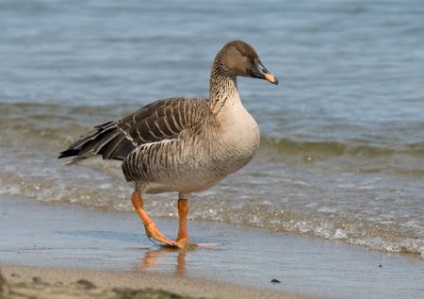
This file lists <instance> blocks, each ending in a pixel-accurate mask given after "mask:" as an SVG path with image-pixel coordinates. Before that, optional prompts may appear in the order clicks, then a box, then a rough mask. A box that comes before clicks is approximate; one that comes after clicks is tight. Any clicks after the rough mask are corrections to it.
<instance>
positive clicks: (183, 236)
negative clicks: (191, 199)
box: [177, 198, 188, 246]
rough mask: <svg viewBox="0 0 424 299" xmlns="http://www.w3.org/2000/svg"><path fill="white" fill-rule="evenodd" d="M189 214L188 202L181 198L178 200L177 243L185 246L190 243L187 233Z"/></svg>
mask: <svg viewBox="0 0 424 299" xmlns="http://www.w3.org/2000/svg"><path fill="white" fill-rule="evenodd" d="M187 214H188V200H187V199H182V198H180V199H179V200H178V222H179V223H178V237H177V243H178V244H179V245H180V246H184V245H185V244H187V243H188V232H187Z"/></svg>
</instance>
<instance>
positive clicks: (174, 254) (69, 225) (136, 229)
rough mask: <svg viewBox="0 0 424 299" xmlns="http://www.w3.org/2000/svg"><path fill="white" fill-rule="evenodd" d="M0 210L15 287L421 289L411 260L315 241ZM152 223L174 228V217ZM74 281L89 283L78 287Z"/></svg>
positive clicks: (280, 291)
mask: <svg viewBox="0 0 424 299" xmlns="http://www.w3.org/2000/svg"><path fill="white" fill-rule="evenodd" d="M0 217H1V218H0V220H1V226H0V265H1V267H2V268H3V269H2V271H3V274H4V276H5V278H6V279H7V281H8V283H9V284H11V288H12V289H15V288H16V287H18V288H21V289H22V288H23V289H22V290H25V291H24V292H27V291H28V290H29V292H32V290H33V289H34V290H36V292H37V290H39V289H43V292H59V293H60V292H62V293H64V294H65V293H66V294H68V295H69V296H74V297H66V298H96V297H89V296H92V295H93V296H95V295H96V294H98V292H100V293H101V292H105V293H104V294H107V296H106V295H104V294H103V293H102V294H103V295H104V296H106V297H105V298H109V297H110V298H115V297H113V296H115V295H116V292H114V291H113V289H114V288H116V287H118V288H122V287H129V288H131V290H133V292H135V291H134V290H136V289H139V288H147V287H151V288H155V292H156V291H158V290H157V289H159V288H160V289H164V290H166V291H168V292H172V293H175V294H179V295H184V296H192V297H206V298H291V297H295V296H294V295H291V294H296V296H299V297H300V296H311V297H314V298H320V297H324V298H328V297H330V298H408V297H410V298H414V297H415V298H416V297H419V294H422V291H423V289H422V285H421V284H422V281H423V279H424V270H423V269H424V267H423V266H424V264H423V260H421V259H420V258H419V257H416V256H406V255H399V254H395V255H389V254H384V253H381V252H373V251H369V250H366V249H363V248H359V247H355V246H348V245H344V244H341V243H336V242H328V241H323V240H320V239H316V238H309V237H304V236H295V235H288V234H273V233H269V232H263V231H259V230H255V229H252V228H246V227H234V226H229V225H225V224H219V223H207V222H190V223H189V231H190V232H191V238H192V240H193V241H195V242H199V243H208V242H212V243H218V245H216V246H212V247H204V248H197V249H194V250H187V251H179V250H169V249H165V248H162V247H160V246H158V245H156V244H153V243H152V242H150V241H149V240H148V239H147V238H146V236H145V233H144V229H143V227H142V225H141V223H140V220H139V219H138V218H137V215H136V214H135V213H118V212H108V211H102V210H90V209H85V208H81V207H76V206H74V205H69V204H63V203H58V204H51V203H50V204H44V203H40V202H33V201H29V200H25V199H20V198H0ZM157 224H158V226H159V227H160V228H161V229H162V230H163V232H164V233H165V234H167V235H168V236H174V235H175V234H176V230H177V228H176V220H175V219H165V220H164V219H157ZM399 273H402V275H399ZM34 277H39V278H40V279H41V282H45V283H47V284H37V283H36V282H34V281H33V279H34ZM81 279H86V280H88V281H90V282H92V283H93V284H94V285H96V287H97V288H96V290H83V291H82V294H80V293H78V292H80V291H79V289H78V288H81V286H79V285H78V284H76V282H77V281H78V280H81ZM36 280H38V279H36ZM272 281H274V282H272ZM21 282H24V283H23V284H22V283H21ZM39 282H40V281H39ZM57 287H60V290H57V289H56V288H57ZM82 287H84V286H82ZM46 289H47V290H46ZM18 292H19V291H18ZM74 292H77V293H78V294H77V295H75V294H74ZM91 292H94V294H91ZM96 292H97V293H96ZM134 294H135V293H134ZM239 294H243V295H239ZM75 296H76V297H75ZM96 296H97V295H96ZM108 296H109V297H108ZM38 297H39V298H47V295H40V296H38ZM117 298H118V297H117ZM165 298H166V297H165Z"/></svg>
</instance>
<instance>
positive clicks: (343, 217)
mask: <svg viewBox="0 0 424 299" xmlns="http://www.w3.org/2000/svg"><path fill="white" fill-rule="evenodd" d="M232 39H242V40H246V41H247V42H249V43H250V44H252V45H253V46H254V47H255V48H256V50H257V51H258V53H259V55H260V56H261V59H262V62H263V63H264V65H265V66H266V67H267V68H268V69H269V70H270V71H271V72H273V73H274V75H276V76H277V77H278V79H279V81H280V85H278V86H272V85H270V84H267V83H266V82H264V81H259V80H252V79H245V78H241V79H240V80H239V89H240V94H241V97H242V100H243V102H244V103H245V105H246V107H247V108H248V110H249V111H250V112H251V113H252V115H254V117H255V118H256V119H257V121H258V123H259V124H260V127H261V132H262V145H261V149H260V152H259V153H258V155H257V157H256V159H255V160H254V161H253V162H252V163H250V164H249V165H248V166H247V167H246V168H245V169H243V170H242V171H241V172H239V173H238V174H236V175H234V176H231V177H230V178H228V179H226V180H225V181H223V182H222V183H221V184H220V185H218V186H217V187H214V188H213V189H211V190H209V191H207V192H204V193H201V194H199V195H197V196H196V197H195V198H194V199H193V205H192V210H191V219H199V220H212V221H220V222H227V223H233V224H240V225H246V226H255V227H262V228H264V229H266V230H269V231H271V232H276V233H278V232H287V231H288V232H294V233H299V234H311V235H315V236H319V237H322V238H326V239H330V240H338V241H343V242H347V243H353V244H359V245H363V246H365V247H369V248H373V249H378V250H383V251H393V252H412V253H417V254H421V255H422V256H424V184H423V178H424V117H423V115H424V84H423V82H424V81H423V78H424V3H422V1H418V0H416V1H413V0H410V1H384V2H383V1H380V2H376V3H371V2H370V1H309V2H304V1H302V2H301V1H260V2H258V1H235V0H234V1H215V2H210V3H203V2H202V3H201V2H199V3H192V2H191V1H178V2H175V3H171V4H163V3H159V2H117V1H103V0H102V1H100V0H92V1H72V2H70V1H48V0H42V1H12V0H10V1H6V0H4V1H1V2H0V64H1V65H0V130H1V132H2V133H1V135H0V143H1V147H0V183H1V187H0V194H3V195H7V196H9V195H14V196H18V197H25V198H30V199H34V200H41V201H56V202H67V203H68V202H71V203H75V204H78V205H83V206H88V207H92V206H96V207H103V208H107V209H112V210H123V211H130V210H131V206H130V203H129V200H128V197H129V194H130V192H131V190H130V189H128V188H127V187H126V186H124V185H121V184H120V183H119V182H116V181H113V180H112V179H110V178H107V177H105V176H102V175H101V174H98V173H95V172H92V171H89V170H86V169H81V168H64V167H63V166H62V165H61V162H60V161H57V160H56V156H57V153H58V152H59V151H61V150H63V149H65V148H66V146H67V145H69V144H70V142H72V141H73V140H75V139H76V138H78V136H80V135H82V134H83V133H85V132H87V130H89V129H90V128H91V127H92V126H93V125H96V124H99V123H102V122H106V121H108V120H113V119H116V118H118V117H120V116H123V115H125V114H127V113H129V112H131V111H134V110H136V109H137V108H139V107H140V106H142V105H145V104H147V103H149V102H151V101H153V100H157V99H161V98H167V97H172V96H207V95H208V88H209V81H208V80H209V72H210V65H211V63H212V60H213V58H214V55H215V54H216V52H217V51H218V50H219V49H220V48H221V47H222V46H223V45H224V44H225V43H226V42H228V41H229V40H232ZM172 196H175V195H163V196H157V197H152V198H150V199H148V200H147V203H146V204H147V205H148V209H149V211H150V212H151V213H152V215H153V216H156V217H157V216H168V217H176V215H175V200H174V198H173V197H172Z"/></svg>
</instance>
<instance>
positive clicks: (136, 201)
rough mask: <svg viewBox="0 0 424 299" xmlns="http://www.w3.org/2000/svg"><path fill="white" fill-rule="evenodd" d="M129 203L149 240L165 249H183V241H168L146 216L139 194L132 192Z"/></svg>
mask: <svg viewBox="0 0 424 299" xmlns="http://www.w3.org/2000/svg"><path fill="white" fill-rule="evenodd" d="M131 202H132V204H133V206H134V209H135V210H136V212H137V214H138V216H140V219H141V221H142V222H143V224H144V229H145V230H146V235H147V237H148V238H149V239H153V240H155V241H156V242H159V243H161V244H163V245H165V246H166V247H171V248H180V249H182V248H183V247H184V242H183V241H184V240H180V241H177V242H176V241H172V240H170V239H168V238H167V237H166V236H165V235H164V234H162V233H161V232H160V231H159V229H158V227H157V226H156V224H155V222H154V221H153V220H152V219H151V218H150V217H149V215H147V213H146V211H144V209H143V199H142V198H141V195H140V193H138V192H134V193H133V194H132V197H131Z"/></svg>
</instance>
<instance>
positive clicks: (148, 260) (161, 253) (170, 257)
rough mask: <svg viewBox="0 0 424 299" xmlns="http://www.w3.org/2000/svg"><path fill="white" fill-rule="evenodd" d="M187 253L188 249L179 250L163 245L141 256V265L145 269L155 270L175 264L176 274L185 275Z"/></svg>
mask: <svg viewBox="0 0 424 299" xmlns="http://www.w3.org/2000/svg"><path fill="white" fill-rule="evenodd" d="M186 254H187V250H186V249H184V250H179V249H173V248H166V247H161V248H158V249H155V250H148V251H147V252H146V253H145V254H144V256H143V257H141V258H140V261H139V267H140V268H141V269H143V270H146V269H147V270H149V269H150V270H155V269H160V268H167V267H172V266H174V267H175V274H177V275H180V276H184V275H185V274H186ZM174 259H175V262H174Z"/></svg>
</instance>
